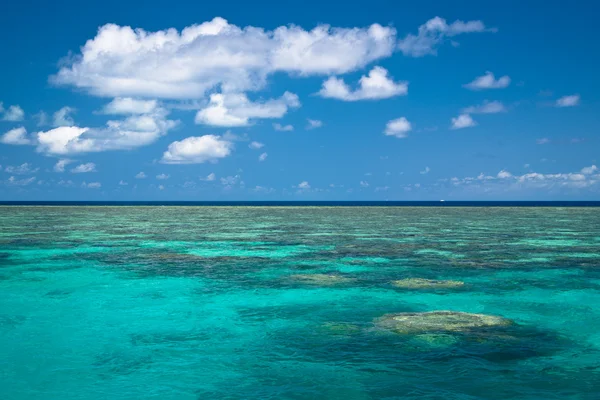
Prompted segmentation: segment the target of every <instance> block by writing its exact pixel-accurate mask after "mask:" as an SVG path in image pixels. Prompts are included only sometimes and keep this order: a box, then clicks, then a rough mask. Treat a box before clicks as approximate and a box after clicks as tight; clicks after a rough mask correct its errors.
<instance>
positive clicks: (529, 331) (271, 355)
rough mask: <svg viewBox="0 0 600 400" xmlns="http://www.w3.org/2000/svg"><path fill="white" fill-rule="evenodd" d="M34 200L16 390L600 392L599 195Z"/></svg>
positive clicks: (9, 365) (11, 227) (18, 234)
mask: <svg viewBox="0 0 600 400" xmlns="http://www.w3.org/2000/svg"><path fill="white" fill-rule="evenodd" d="M28 204H30V203H12V205H8V206H0V399H2V400H21V399H27V400H30V399H31V400H34V399H35V400H37V399H40V400H42V399H44V400H48V399H61V400H70V399H93V400H96V399H111V400H114V399H161V400H163V399H164V400H169V399H344V400H353V399H357V400H358V399H360V400H362V399H399V398H402V399H411V398H414V399H510V398H513V399H598V398H600V396H599V393H600V208H598V205H599V203H597V202H596V203H594V202H588V203H492V204H489V203H468V202H464V203H450V202H444V203H441V204H440V202H430V203H419V204H413V203H402V204H397V203H389V202H387V203H386V202H381V203H372V204H367V203H341V204H338V203H318V204H314V203H304V204H302V205H301V206H300V205H298V204H290V203H285V204H283V203H281V204H280V203H276V204H274V203H265V204H253V203H235V204H233V205H232V204H223V203H221V204H218V205H216V204H213V205H211V203H201V204H200V205H199V206H195V205H190V204H189V203H166V204H164V205H160V206H158V205H154V204H145V203H142V204H140V203H122V204H119V205H115V204H112V203H109V204H108V205H99V203H87V204H86V203H78V204H77V205H72V206H69V205H65V203H60V204H61V205H58V206H57V205H56V204H54V203H37V204H49V205H37V206H31V205H28ZM124 205H127V206H124Z"/></svg>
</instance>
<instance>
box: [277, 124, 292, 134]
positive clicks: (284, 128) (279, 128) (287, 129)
mask: <svg viewBox="0 0 600 400" xmlns="http://www.w3.org/2000/svg"><path fill="white" fill-rule="evenodd" d="M273 129H275V130H276V131H280V132H290V131H293V130H294V127H293V126H292V125H281V124H279V123H274V124H273Z"/></svg>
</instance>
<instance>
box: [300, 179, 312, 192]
mask: <svg viewBox="0 0 600 400" xmlns="http://www.w3.org/2000/svg"><path fill="white" fill-rule="evenodd" d="M298 189H303V190H306V189H310V184H309V183H308V182H307V181H302V182H300V183H299V184H298Z"/></svg>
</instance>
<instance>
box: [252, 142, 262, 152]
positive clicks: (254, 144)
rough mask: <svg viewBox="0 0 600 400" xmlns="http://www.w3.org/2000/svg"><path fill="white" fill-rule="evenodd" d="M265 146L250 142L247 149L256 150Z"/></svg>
mask: <svg viewBox="0 0 600 400" xmlns="http://www.w3.org/2000/svg"><path fill="white" fill-rule="evenodd" d="M264 146H265V145H264V143H261V142H251V143H250V144H249V145H248V147H250V148H251V149H252V150H258V149H261V148H263V147H264Z"/></svg>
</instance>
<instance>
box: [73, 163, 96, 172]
mask: <svg viewBox="0 0 600 400" xmlns="http://www.w3.org/2000/svg"><path fill="white" fill-rule="evenodd" d="M95 171H96V164H94V163H91V162H90V163H85V164H79V165H78V166H76V167H75V168H73V169H71V172H72V173H74V174H85V173H86V172H95Z"/></svg>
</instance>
